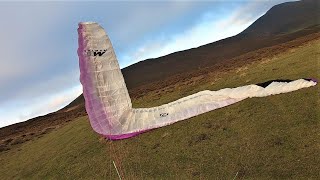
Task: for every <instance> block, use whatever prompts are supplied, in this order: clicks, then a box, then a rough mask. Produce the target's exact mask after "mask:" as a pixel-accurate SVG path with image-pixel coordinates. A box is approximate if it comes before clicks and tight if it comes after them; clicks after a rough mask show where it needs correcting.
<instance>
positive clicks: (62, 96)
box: [0, 85, 82, 127]
mask: <svg viewBox="0 0 320 180" xmlns="http://www.w3.org/2000/svg"><path fill="white" fill-rule="evenodd" d="M81 93H82V86H81V85H78V86H75V87H73V88H71V89H69V90H66V91H63V92H60V93H56V94H53V95H51V96H42V97H38V98H35V99H32V100H30V101H29V102H28V103H29V104H25V103H22V104H17V103H15V104H11V105H10V104H7V105H6V106H4V107H7V108H4V109H0V114H1V116H0V127H3V126H7V125H10V124H13V123H17V122H22V121H25V120H27V119H30V118H33V117H37V116H41V115H45V114H48V113H50V112H54V111H57V110H59V109H61V108H62V107H64V106H66V105H67V104H69V103H70V102H71V101H73V100H74V99H75V98H76V97H78V96H79V95H80V94H81ZM44 99H45V100H44ZM12 107H13V108H14V109H13V108H12Z"/></svg>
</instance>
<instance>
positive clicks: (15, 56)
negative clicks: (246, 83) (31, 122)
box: [0, 0, 285, 127]
mask: <svg viewBox="0 0 320 180" xmlns="http://www.w3.org/2000/svg"><path fill="white" fill-rule="evenodd" d="M282 2H285V0H226V1H214V0H211V1H195V0H194V1H192V0H188V1H182V0H173V1H151V0H149V1H129V0H128V1H104V2H102V1H95V2H85V1H69V2H63V1H50V2H49V1H48V2H37V1H36V2H24V1H22V2H15V1H13V2H2V1H0V21H1V28H0V53H1V57H0V127H4V126H7V125H10V124H14V123H17V122H22V121H25V120H27V119H30V118H33V117H37V116H40V115H45V114H47V113H50V112H54V111H56V110H58V109H60V108H62V107H64V106H66V105H67V104H68V103H70V102H71V101H72V100H74V99H75V98H76V97H78V96H79V95H80V94H81V93H82V86H81V84H80V82H79V75H80V74H79V64H78V56H77V48H78V40H77V39H78V34H77V28H78V23H79V22H84V21H95V22H98V23H99V24H100V25H101V26H102V27H104V29H105V30H106V32H107V34H108V36H109V37H110V39H111V41H112V44H113V46H114V49H115V52H116V54H117V58H118V60H119V63H120V67H121V68H124V67H126V66H128V65H131V64H134V63H136V62H138V61H141V60H144V59H148V58H156V57H160V56H164V55H167V54H170V53H172V52H176V51H180V50H185V49H190V48H194V47H198V46H201V45H204V44H208V43H211V42H214V41H217V40H220V39H224V38H226V37H230V36H234V35H236V34H238V33H240V32H241V31H243V30H244V29H245V28H247V27H248V26H249V25H250V24H252V23H253V22H254V21H255V20H256V19H258V18H259V17H260V16H262V15H263V14H264V13H266V12H267V10H268V9H270V8H271V7H272V6H274V5H276V4H279V3H282Z"/></svg>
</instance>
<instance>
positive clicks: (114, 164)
mask: <svg viewBox="0 0 320 180" xmlns="http://www.w3.org/2000/svg"><path fill="white" fill-rule="evenodd" d="M112 162H113V166H114V168H116V171H117V174H118V176H119V179H120V180H121V176H120V174H119V171H118V168H117V166H116V163H114V161H112Z"/></svg>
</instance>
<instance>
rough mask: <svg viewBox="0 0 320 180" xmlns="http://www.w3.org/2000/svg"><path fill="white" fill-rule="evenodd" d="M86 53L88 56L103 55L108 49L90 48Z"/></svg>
mask: <svg viewBox="0 0 320 180" xmlns="http://www.w3.org/2000/svg"><path fill="white" fill-rule="evenodd" d="M84 52H85V54H86V55H87V56H94V57H95V56H102V55H103V54H104V53H106V52H107V49H102V50H92V49H88V50H84Z"/></svg>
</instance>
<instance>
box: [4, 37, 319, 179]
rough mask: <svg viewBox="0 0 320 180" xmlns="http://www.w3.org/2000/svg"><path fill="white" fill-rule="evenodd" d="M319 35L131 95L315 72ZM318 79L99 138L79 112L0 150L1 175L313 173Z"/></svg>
mask: <svg viewBox="0 0 320 180" xmlns="http://www.w3.org/2000/svg"><path fill="white" fill-rule="evenodd" d="M319 49H320V41H319V40H317V41H314V42H313V43H311V44H307V45H305V46H303V47H300V48H295V49H291V50H290V51H287V52H285V53H283V54H281V55H279V56H276V57H273V58H271V59H268V58H266V59H263V60H261V61H258V62H254V63H252V64H250V65H247V66H243V67H239V68H237V69H234V70H231V71H228V72H225V73H222V74H221V76H220V77H219V78H214V77H213V76H210V75H208V77H207V78H206V79H207V81H206V83H203V84H199V83H198V81H197V79H195V80H194V83H191V84H189V85H185V86H176V87H175V89H174V90H172V91H159V92H160V93H161V96H160V97H159V92H157V93H158V94H152V93H150V94H148V95H147V96H144V97H141V98H138V99H134V106H135V107H139V106H153V105H159V104H162V103H166V102H169V101H171V100H175V99H177V98H180V97H183V96H185V95H187V94H190V93H193V92H197V91H199V90H203V89H211V90H217V89H220V88H224V87H235V86H240V85H245V84H251V83H259V82H264V81H268V80H271V79H281V78H283V79H298V78H300V77H314V78H317V79H320V74H319V72H320V71H319V70H320V66H319V65H320V64H319V60H320V59H319V57H320V52H319ZM319 93H320V88H319V85H317V86H316V87H312V88H307V89H302V90H299V91H295V92H292V93H287V94H281V95H276V96H270V97H265V98H251V99H247V100H244V101H242V102H239V103H236V104H234V105H231V106H228V107H225V108H222V109H218V110H215V111H212V112H209V113H205V114H203V115H200V116H197V117H194V118H191V119H188V120H185V121H182V122H179V123H176V124H173V125H170V126H167V127H163V128H159V129H156V130H152V131H151V132H148V133H145V134H142V135H140V136H138V137H135V138H132V139H127V140H122V141H114V142H112V141H105V140H103V139H101V138H100V137H99V136H98V135H97V134H95V133H94V132H93V131H92V129H91V127H90V125H89V122H88V119H87V117H86V116H84V117H81V118H78V119H77V120H74V121H71V122H70V123H69V124H67V125H66V126H63V127H61V128H58V129H54V130H52V131H51V132H49V133H47V134H44V135H43V136H42V137H40V138H38V139H33V140H30V141H28V142H26V143H23V144H22V145H20V146H15V148H13V149H11V150H9V151H3V152H1V153H0V161H1V162H2V164H1V168H0V174H1V179H21V178H24V179H43V178H45V179H76V178H77V179H118V177H117V174H116V171H115V168H114V167H113V164H112V161H115V163H116V164H117V167H118V169H119V171H120V174H121V175H122V177H124V179H232V178H234V177H235V176H236V178H237V179H258V178H259V179H306V178H313V179H319V178H320V175H319V172H320V156H319V148H320V134H319V129H320V122H319V119H320V112H319V105H320V99H319Z"/></svg>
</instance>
